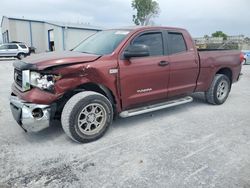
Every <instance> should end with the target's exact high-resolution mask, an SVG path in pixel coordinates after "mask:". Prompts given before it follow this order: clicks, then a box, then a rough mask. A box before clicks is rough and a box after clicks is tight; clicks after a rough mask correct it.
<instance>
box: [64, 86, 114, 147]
mask: <svg viewBox="0 0 250 188" xmlns="http://www.w3.org/2000/svg"><path fill="white" fill-rule="evenodd" d="M112 120H113V109H112V105H111V103H110V101H109V100H108V99H107V98H106V97H105V96H103V95H101V94H99V93H96V92H92V91H84V92H81V93H78V94H76V95H74V96H73V97H71V98H70V99H69V101H68V102H67V103H66V104H65V106H64V109H63V111H62V116H61V121H62V127H63V129H64V131H65V133H66V134H67V135H68V136H69V137H70V138H71V139H73V140H75V141H77V142H82V143H85V142H91V141H94V140H97V139H98V138H100V137H102V136H103V135H104V133H105V132H106V130H107V129H108V127H109V125H110V124H111V123H112Z"/></svg>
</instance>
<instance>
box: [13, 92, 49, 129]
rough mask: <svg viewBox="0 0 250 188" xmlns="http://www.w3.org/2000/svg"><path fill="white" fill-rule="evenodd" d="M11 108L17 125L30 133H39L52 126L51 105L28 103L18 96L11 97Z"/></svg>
mask: <svg viewBox="0 0 250 188" xmlns="http://www.w3.org/2000/svg"><path fill="white" fill-rule="evenodd" d="M10 108H11V111H12V115H13V117H14V118H15V120H16V121H17V123H18V124H19V125H20V126H21V127H22V128H23V129H24V130H25V131H28V132H38V131H40V130H43V129H45V128H47V127H49V125H50V119H51V107H50V106H49V105H41V104H33V103H27V102H25V101H23V100H20V99H19V98H18V97H16V96H11V97H10Z"/></svg>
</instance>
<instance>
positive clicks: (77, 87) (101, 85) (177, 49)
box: [10, 27, 243, 142]
mask: <svg viewBox="0 0 250 188" xmlns="http://www.w3.org/2000/svg"><path fill="white" fill-rule="evenodd" d="M242 60H243V56H242V54H241V53H240V52H239V51H223V50H218V51H215V50H214V51H204V50H203V51H199V50H197V49H196V47H195V45H194V43H193V40H192V38H191V36H190V35H189V33H188V32H187V31H186V30H185V29H181V28H172V27H135V28H121V29H112V30H106V31H101V32H98V33H96V34H94V35H92V36H91V37H89V38H88V39H86V40H85V41H83V42H82V43H81V44H79V45H78V46H77V47H76V48H74V49H73V50H71V51H67V52H66V51H65V52H51V53H45V54H38V55H34V56H32V57H28V58H26V59H24V60H22V61H16V62H14V68H15V69H14V79H15V82H14V83H13V85H12V93H11V97H10V106H11V110H12V114H13V116H14V118H15V120H16V121H17V122H18V124H19V125H21V127H22V128H23V129H24V130H26V131H40V130H42V129H44V128H46V127H48V126H49V125H50V124H51V122H52V120H53V119H58V118H59V119H60V120H61V123H62V127H63V129H64V131H65V133H66V134H67V135H68V136H69V137H70V138H72V139H73V140H75V141H78V142H90V141H93V140H96V139H98V138H100V137H101V136H102V135H103V134H104V133H105V131H106V130H107V128H108V127H109V125H110V124H111V123H112V121H113V118H114V117H115V115H119V116H120V117H130V116H134V115H138V114H142V113H146V112H151V111H154V110H159V109H163V108H167V107H171V106H175V105H180V104H184V103H187V102H191V101H192V97H190V94H192V93H194V92H205V96H206V100H207V102H208V103H211V104H217V105H219V104H222V103H224V102H225V100H226V99H227V97H228V94H229V92H230V89H231V85H232V83H234V82H236V81H237V80H238V79H239V77H240V75H241V74H240V72H241V66H242V65H241V61H242Z"/></svg>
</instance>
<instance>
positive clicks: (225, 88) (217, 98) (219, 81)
mask: <svg viewBox="0 0 250 188" xmlns="http://www.w3.org/2000/svg"><path fill="white" fill-rule="evenodd" d="M230 90H231V82H230V80H229V78H228V77H227V76H226V75H223V74H216V75H215V77H214V80H213V82H212V84H211V86H210V88H209V90H208V91H207V92H205V97H206V100H207V102H208V103H210V104H216V105H220V104H223V103H224V102H225V101H226V100H227V97H228V95H229V93H230Z"/></svg>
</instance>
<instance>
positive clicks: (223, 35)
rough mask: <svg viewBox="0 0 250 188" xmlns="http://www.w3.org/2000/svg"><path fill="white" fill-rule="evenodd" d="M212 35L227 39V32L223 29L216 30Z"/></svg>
mask: <svg viewBox="0 0 250 188" xmlns="http://www.w3.org/2000/svg"><path fill="white" fill-rule="evenodd" d="M212 37H222V38H223V40H227V34H225V33H223V32H222V31H216V32H215V33H212Z"/></svg>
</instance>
